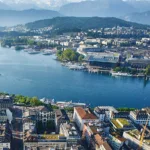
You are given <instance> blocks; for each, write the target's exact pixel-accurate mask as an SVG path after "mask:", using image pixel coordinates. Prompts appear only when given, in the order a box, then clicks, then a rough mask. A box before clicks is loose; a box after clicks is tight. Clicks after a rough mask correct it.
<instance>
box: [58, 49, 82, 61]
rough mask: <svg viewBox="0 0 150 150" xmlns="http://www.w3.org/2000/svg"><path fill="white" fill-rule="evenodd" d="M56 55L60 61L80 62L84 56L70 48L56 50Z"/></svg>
mask: <svg viewBox="0 0 150 150" xmlns="http://www.w3.org/2000/svg"><path fill="white" fill-rule="evenodd" d="M56 55H57V59H58V60H60V61H79V62H81V61H82V60H83V58H84V56H83V55H81V54H79V53H77V52H76V51H73V50H71V49H67V50H64V51H61V50H58V51H57V54H56Z"/></svg>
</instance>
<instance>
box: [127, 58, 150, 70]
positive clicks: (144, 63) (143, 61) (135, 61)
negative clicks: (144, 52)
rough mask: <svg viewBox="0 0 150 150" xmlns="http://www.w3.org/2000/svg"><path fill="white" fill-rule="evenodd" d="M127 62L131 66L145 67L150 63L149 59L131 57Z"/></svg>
mask: <svg viewBox="0 0 150 150" xmlns="http://www.w3.org/2000/svg"><path fill="white" fill-rule="evenodd" d="M127 62H128V64H129V65H130V66H131V67H132V68H146V67H147V66H148V65H150V59H138V58H131V59H129V60H128V61H127Z"/></svg>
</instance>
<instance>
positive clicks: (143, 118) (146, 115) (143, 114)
mask: <svg viewBox="0 0 150 150" xmlns="http://www.w3.org/2000/svg"><path fill="white" fill-rule="evenodd" d="M129 117H130V119H131V120H132V121H133V122H134V123H136V124H146V122H147V120H148V126H150V109H149V108H147V109H142V110H135V111H131V112H130V115H129Z"/></svg>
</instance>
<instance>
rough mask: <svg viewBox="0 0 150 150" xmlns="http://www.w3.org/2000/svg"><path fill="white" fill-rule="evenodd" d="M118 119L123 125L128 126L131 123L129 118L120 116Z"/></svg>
mask: <svg viewBox="0 0 150 150" xmlns="http://www.w3.org/2000/svg"><path fill="white" fill-rule="evenodd" d="M118 120H119V121H120V123H121V124H123V126H128V125H130V123H129V122H128V120H126V119H122V118H119V119H118Z"/></svg>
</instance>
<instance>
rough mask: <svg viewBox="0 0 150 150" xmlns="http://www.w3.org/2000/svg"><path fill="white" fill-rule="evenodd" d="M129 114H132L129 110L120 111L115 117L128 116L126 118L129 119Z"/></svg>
mask: <svg viewBox="0 0 150 150" xmlns="http://www.w3.org/2000/svg"><path fill="white" fill-rule="evenodd" d="M129 114H130V112H129V111H119V112H117V113H114V114H113V117H114V118H126V119H128V118H129Z"/></svg>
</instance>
